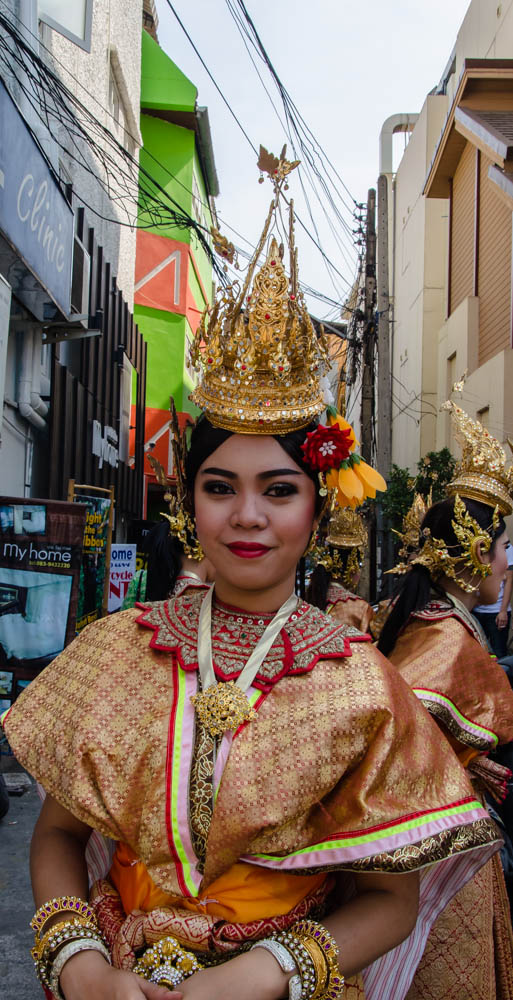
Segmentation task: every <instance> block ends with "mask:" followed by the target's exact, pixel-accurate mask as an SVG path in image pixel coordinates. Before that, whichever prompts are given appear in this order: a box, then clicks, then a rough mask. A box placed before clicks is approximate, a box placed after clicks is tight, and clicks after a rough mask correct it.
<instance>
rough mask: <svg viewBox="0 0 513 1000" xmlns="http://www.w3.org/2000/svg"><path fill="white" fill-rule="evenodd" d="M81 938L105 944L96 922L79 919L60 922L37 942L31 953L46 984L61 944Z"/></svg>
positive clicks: (37, 970)
mask: <svg viewBox="0 0 513 1000" xmlns="http://www.w3.org/2000/svg"><path fill="white" fill-rule="evenodd" d="M80 939H84V940H86V939H87V940H93V941H98V942H100V943H102V944H105V942H104V939H103V936H102V934H101V932H100V930H99V929H98V927H97V926H96V925H95V924H92V923H83V922H81V921H79V920H74V921H67V922H66V923H64V924H59V925H57V927H56V928H55V929H54V928H53V927H52V928H51V929H50V930H49V931H48V932H47V933H46V934H45V936H44V938H42V939H41V941H39V942H37V944H36V945H35V946H34V948H33V949H32V952H31V954H32V958H33V959H34V967H35V971H36V975H37V977H38V979H39V981H40V982H41V983H42V984H43V985H44V986H47V987H49V983H50V975H51V970H52V965H53V962H54V959H55V958H56V956H57V954H58V953H59V951H60V949H61V946H62V945H64V944H66V943H67V942H69V941H77V940H80Z"/></svg>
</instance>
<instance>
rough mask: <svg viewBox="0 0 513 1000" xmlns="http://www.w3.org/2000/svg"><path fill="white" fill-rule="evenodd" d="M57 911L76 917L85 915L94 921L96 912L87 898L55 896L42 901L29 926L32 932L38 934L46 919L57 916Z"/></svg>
mask: <svg viewBox="0 0 513 1000" xmlns="http://www.w3.org/2000/svg"><path fill="white" fill-rule="evenodd" d="M59 913H73V914H74V915H75V916H77V917H87V919H88V920H94V922H95V923H96V914H95V912H94V910H93V909H91V907H90V906H89V903H88V902H87V900H85V899H80V897H79V896H56V897H54V899H49V900H48V902H47V903H43V905H42V906H40V907H39V909H38V910H37V911H36V913H35V914H34V916H33V917H32V920H31V921H30V926H31V928H32V930H33V931H34V933H35V934H40V933H41V930H42V928H43V927H44V925H45V924H46V922H47V920H49V919H50V917H56V916H58V915H59Z"/></svg>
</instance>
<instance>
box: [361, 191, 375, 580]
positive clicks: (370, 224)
mask: <svg viewBox="0 0 513 1000" xmlns="http://www.w3.org/2000/svg"><path fill="white" fill-rule="evenodd" d="M363 324H364V325H363V341H362V396H361V410H360V424H361V426H360V437H361V445H362V447H361V453H362V458H364V459H365V461H366V462H369V464H370V463H372V460H373V455H372V450H373V449H372V445H373V439H372V432H373V426H374V397H375V388H374V358H375V351H376V192H375V190H374V188H371V189H370V190H369V192H368V195H367V219H366V224H365V303H364V320H363ZM367 527H368V532H369V548H368V552H367V558H366V559H365V561H364V564H363V567H362V577H361V580H360V593H361V594H362V596H365V598H366V600H374V597H375V593H376V546H375V536H376V532H375V518H374V517H373V516H371V518H370V520H369V521H368V525H367Z"/></svg>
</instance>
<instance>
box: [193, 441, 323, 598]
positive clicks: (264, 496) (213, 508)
mask: <svg viewBox="0 0 513 1000" xmlns="http://www.w3.org/2000/svg"><path fill="white" fill-rule="evenodd" d="M194 509H195V515H196V527H197V534H198V538H199V540H200V542H201V545H202V547H203V550H204V552H205V555H206V556H207V558H208V559H209V560H210V561H211V562H212V563H213V565H214V567H215V571H216V593H217V595H218V597H219V598H220V599H221V600H223V601H226V602H227V603H229V604H234V605H236V606H239V607H247V608H248V609H251V610H253V607H254V608H257V609H259V610H261V611H266V610H275V609H276V608H277V607H279V606H280V604H282V603H283V601H285V600H286V599H287V597H289V596H290V594H291V593H292V591H293V590H294V581H295V572H296V564H297V562H298V560H299V559H300V558H301V556H302V554H303V552H304V551H305V549H306V547H307V545H308V541H309V538H310V534H311V531H312V527H313V522H314V516H315V486H314V483H313V482H312V480H311V479H310V478H309V476H307V475H306V473H305V472H303V470H302V469H301V468H300V467H299V466H298V465H296V463H295V462H294V461H293V459H291V458H289V456H288V455H287V453H286V452H285V451H284V450H283V448H282V447H281V446H280V445H279V444H278V442H277V441H276V440H275V439H274V438H273V437H267V436H264V435H262V436H260V435H253V434H251V435H241V434H232V436H231V437H229V438H228V439H227V440H226V441H224V442H223V444H222V445H220V446H219V448H217V449H216V450H215V451H214V452H212V454H211V455H209V457H208V458H207V459H206V460H205V461H204V462H203V464H202V465H201V466H200V468H199V470H198V473H197V476H196V480H195V484H194ZM252 595H253V596H252ZM253 598H254V600H255V601H256V603H254V601H253ZM262 602H263V603H262ZM264 604H265V606H264ZM252 605H253V606H252Z"/></svg>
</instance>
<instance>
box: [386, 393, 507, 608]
mask: <svg viewBox="0 0 513 1000" xmlns="http://www.w3.org/2000/svg"><path fill="white" fill-rule="evenodd" d="M442 408H443V409H446V410H449V411H450V413H451V417H452V422H453V427H454V436H455V438H456V440H457V441H458V443H459V444H460V445H461V449H462V457H461V461H460V462H459V463H458V465H457V466H456V471H455V475H454V478H453V479H452V481H451V482H450V483H449V485H448V487H447V493H448V495H449V496H450V497H454V518H453V520H452V522H451V523H452V528H453V531H454V534H455V536H456V538H457V540H458V549H459V553H458V554H456V555H453V554H451V551H450V549H451V546H449V545H447V542H445V541H444V540H443V539H439V538H434V537H433V536H432V535H431V532H430V530H429V529H428V528H424V529H423V530H422V536H423V537H424V541H423V544H422V547H421V549H420V551H419V553H418V555H416V556H415V557H414V558H413V559H411V560H410V562H409V566H408V568H409V567H410V566H414V565H420V566H425V567H426V569H428V570H429V572H430V573H431V575H432V576H433V578H434V579H436V578H437V577H441V576H448V577H451V578H452V579H453V580H455V581H456V582H457V583H458V584H459V586H460V587H462V589H463V590H465V591H466V592H467V593H473V592H474V591H476V590H477V589H478V587H479V578H481V579H482V578H483V577H485V576H488V575H489V573H490V572H491V567H490V566H489V564H487V563H483V562H482V561H481V559H480V558H479V554H480V553H483V552H489V550H490V548H491V546H492V543H493V533H494V532H495V531H496V530H497V528H498V525H499V520H500V517H501V516H508V515H509V514H511V513H513V500H512V494H513V466H510V467H509V468H506V453H505V451H504V448H503V447H502V445H501V444H500V443H499V441H497V439H496V438H494V437H492V435H491V434H490V433H489V431H487V430H486V428H485V427H483V426H482V424H480V423H479V422H478V421H477V420H473V419H472V417H469V416H468V414H467V413H465V412H464V410H462V409H460V407H459V406H456V405H455V404H454V403H453V402H451V401H448V402H446V403H444V405H443V407H442ZM465 498H466V499H469V500H477V501H479V502H480V503H484V504H486V505H487V506H488V507H490V508H491V510H490V525H489V528H488V529H484V528H482V527H481V525H480V524H479V523H478V522H477V521H476V520H475V518H473V517H472V516H471V514H470V513H469V511H468V510H467V507H466V506H465ZM421 541H422V537H421ZM468 570H470V571H471V577H470V579H467V578H466V575H467V572H468ZM396 572H397V569H396ZM476 575H477V577H478V582H477V583H476V582H475V576H476Z"/></svg>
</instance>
